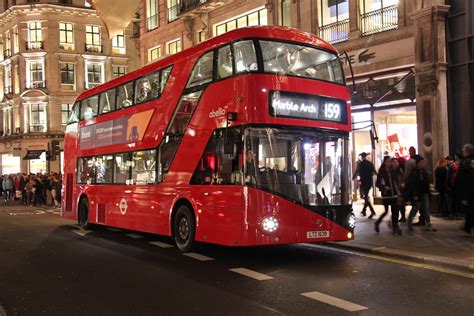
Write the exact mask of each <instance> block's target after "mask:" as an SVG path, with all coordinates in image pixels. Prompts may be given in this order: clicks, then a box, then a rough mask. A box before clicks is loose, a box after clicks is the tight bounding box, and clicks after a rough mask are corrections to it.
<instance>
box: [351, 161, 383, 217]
mask: <svg viewBox="0 0 474 316" xmlns="http://www.w3.org/2000/svg"><path fill="white" fill-rule="evenodd" d="M360 156H361V158H362V161H361V162H359V164H358V165H357V169H356V171H355V172H354V176H353V177H352V179H353V180H354V179H355V178H356V177H357V176H359V177H360V193H361V195H362V197H363V198H364V207H363V208H362V212H361V215H363V216H366V215H367V213H366V209H367V208H369V209H370V212H371V214H370V216H369V218H372V217H374V215H375V211H374V207H373V206H372V204H371V203H370V196H369V192H370V189H371V188H372V185H373V176H374V175H376V174H377V172H376V171H375V167H374V164H373V163H372V162H370V161H368V160H367V153H361V154H360Z"/></svg>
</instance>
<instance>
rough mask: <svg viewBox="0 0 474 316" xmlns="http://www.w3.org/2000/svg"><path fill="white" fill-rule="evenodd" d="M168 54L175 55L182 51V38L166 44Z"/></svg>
mask: <svg viewBox="0 0 474 316" xmlns="http://www.w3.org/2000/svg"><path fill="white" fill-rule="evenodd" d="M166 51H167V53H168V55H173V54H176V53H178V52H180V51H181V39H177V40H174V41H171V42H168V43H167V44H166Z"/></svg>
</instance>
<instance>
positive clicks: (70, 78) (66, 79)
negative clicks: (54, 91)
mask: <svg viewBox="0 0 474 316" xmlns="http://www.w3.org/2000/svg"><path fill="white" fill-rule="evenodd" d="M74 83H75V75H74V64H71V63H61V84H67V85H74Z"/></svg>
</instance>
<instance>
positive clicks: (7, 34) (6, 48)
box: [3, 31, 12, 59]
mask: <svg viewBox="0 0 474 316" xmlns="http://www.w3.org/2000/svg"><path fill="white" fill-rule="evenodd" d="M3 45H4V46H3V49H4V50H3V58H5V59H7V58H10V57H11V56H12V50H11V47H12V39H11V34H10V31H6V32H5V42H4V44H3Z"/></svg>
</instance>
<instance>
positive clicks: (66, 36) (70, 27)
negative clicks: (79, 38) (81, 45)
mask: <svg viewBox="0 0 474 316" xmlns="http://www.w3.org/2000/svg"><path fill="white" fill-rule="evenodd" d="M59 48H61V49H64V50H74V24H72V23H66V22H60V23H59Z"/></svg>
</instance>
